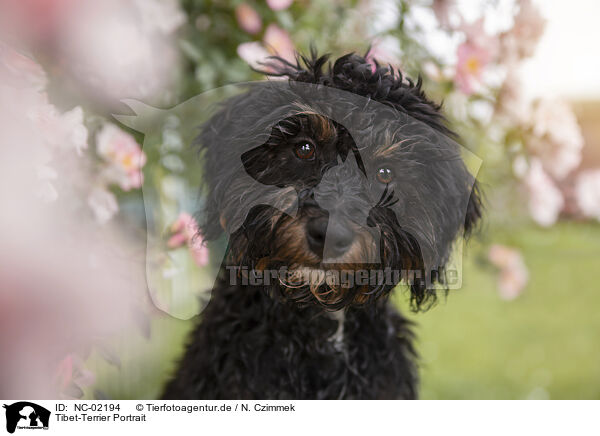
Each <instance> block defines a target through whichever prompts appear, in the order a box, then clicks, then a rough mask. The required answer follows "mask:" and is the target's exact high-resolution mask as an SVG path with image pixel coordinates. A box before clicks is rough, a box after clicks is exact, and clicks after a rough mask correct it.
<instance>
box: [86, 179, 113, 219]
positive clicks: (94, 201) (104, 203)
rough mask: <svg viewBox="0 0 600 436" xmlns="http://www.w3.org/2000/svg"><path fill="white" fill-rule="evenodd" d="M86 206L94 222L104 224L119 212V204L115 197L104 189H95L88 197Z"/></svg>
mask: <svg viewBox="0 0 600 436" xmlns="http://www.w3.org/2000/svg"><path fill="white" fill-rule="evenodd" d="M88 206H89V207H90V208H91V209H92V212H93V213H94V216H95V217H96V220H97V221H98V222H99V223H100V224H104V223H106V222H108V221H110V220H111V218H112V217H113V216H114V215H115V214H116V213H117V212H118V211H119V203H118V202H117V198H116V197H115V195H114V194H113V193H112V192H110V191H108V190H106V189H105V188H103V187H101V188H95V189H94V190H93V191H92V192H91V193H90V195H89V196H88Z"/></svg>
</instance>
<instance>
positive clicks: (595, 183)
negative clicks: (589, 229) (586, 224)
mask: <svg viewBox="0 0 600 436" xmlns="http://www.w3.org/2000/svg"><path fill="white" fill-rule="evenodd" d="M575 198H576V201H577V206H578V207H579V209H580V210H581V213H583V215H584V216H586V217H588V218H595V219H597V220H598V221H600V170H599V169H597V170H591V171H585V172H583V173H581V174H580V175H579V177H577V181H576V183H575Z"/></svg>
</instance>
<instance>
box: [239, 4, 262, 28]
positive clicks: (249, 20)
mask: <svg viewBox="0 0 600 436" xmlns="http://www.w3.org/2000/svg"><path fill="white" fill-rule="evenodd" d="M235 18H236V19H237V22H238V24H239V26H240V27H241V28H242V30H243V31H244V32H248V33H250V34H251V35H254V34H256V33H258V32H260V29H261V28H262V20H261V19H260V15H258V12H256V11H255V10H254V9H252V7H250V6H248V5H247V4H246V3H242V4H241V5H239V6H238V7H237V8H235Z"/></svg>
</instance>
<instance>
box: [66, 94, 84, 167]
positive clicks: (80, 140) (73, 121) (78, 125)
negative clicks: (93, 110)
mask: <svg viewBox="0 0 600 436" xmlns="http://www.w3.org/2000/svg"><path fill="white" fill-rule="evenodd" d="M61 124H62V126H61V127H62V129H63V135H64V140H65V142H64V144H63V145H64V146H67V147H69V148H74V149H75V150H76V151H77V153H78V154H80V155H81V154H82V152H83V150H85V149H86V148H87V137H88V130H87V128H86V127H85V125H84V124H83V110H82V109H81V107H79V106H76V107H75V108H73V109H71V110H70V111H68V112H65V113H64V114H62V116H61Z"/></svg>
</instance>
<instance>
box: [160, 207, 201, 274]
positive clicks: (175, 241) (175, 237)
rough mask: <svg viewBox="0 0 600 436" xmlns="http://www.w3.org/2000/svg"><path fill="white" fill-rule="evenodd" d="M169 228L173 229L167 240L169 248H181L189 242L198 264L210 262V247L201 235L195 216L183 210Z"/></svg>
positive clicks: (191, 252) (188, 244) (189, 247)
mask: <svg viewBox="0 0 600 436" xmlns="http://www.w3.org/2000/svg"><path fill="white" fill-rule="evenodd" d="M169 230H170V231H171V236H170V237H169V240H168V241H167V246H168V247H169V248H179V247H181V246H183V245H185V244H187V246H188V249H189V250H190V254H191V255H192V257H193V259H194V262H195V263H196V265H198V266H205V265H207V264H208V248H207V247H206V244H204V240H203V239H202V237H201V236H200V233H199V231H198V223H197V222H196V220H195V219H194V217H192V216H191V215H190V214H188V213H185V212H182V213H181V214H179V217H177V220H175V222H174V223H173V224H172V225H171V227H170V229H169Z"/></svg>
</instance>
